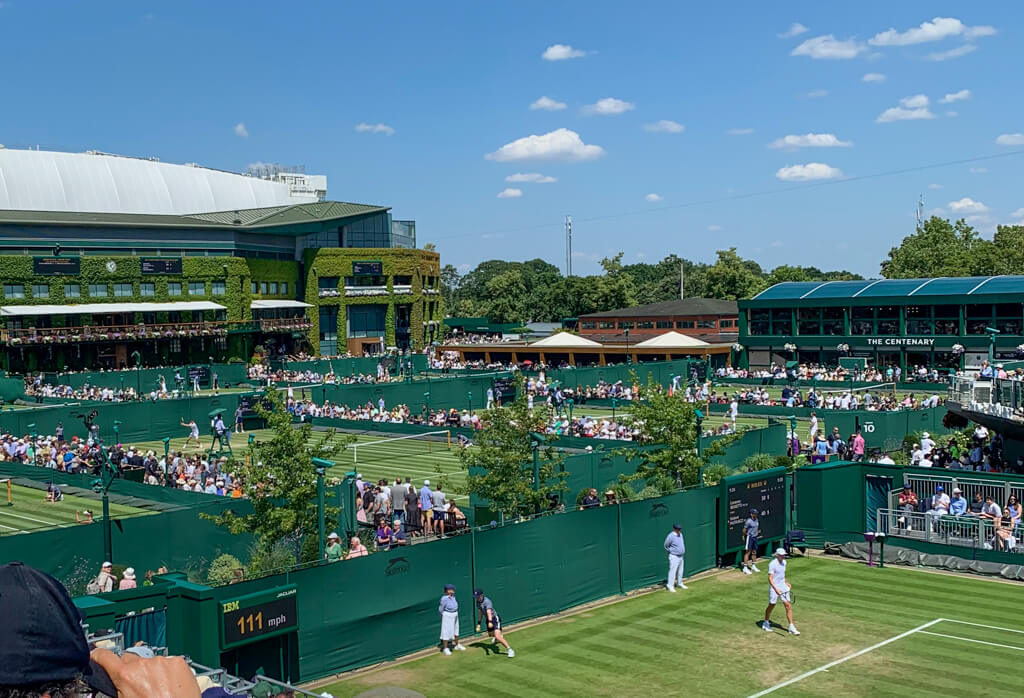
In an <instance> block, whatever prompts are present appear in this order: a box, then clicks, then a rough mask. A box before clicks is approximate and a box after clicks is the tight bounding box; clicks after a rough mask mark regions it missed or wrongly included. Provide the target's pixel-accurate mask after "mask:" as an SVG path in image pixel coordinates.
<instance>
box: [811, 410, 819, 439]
mask: <svg viewBox="0 0 1024 698" xmlns="http://www.w3.org/2000/svg"><path fill="white" fill-rule="evenodd" d="M810 434H811V438H810V442H811V443H812V444H813V443H815V442H816V441H817V436H818V415H817V414H815V413H814V412H811V429H810Z"/></svg>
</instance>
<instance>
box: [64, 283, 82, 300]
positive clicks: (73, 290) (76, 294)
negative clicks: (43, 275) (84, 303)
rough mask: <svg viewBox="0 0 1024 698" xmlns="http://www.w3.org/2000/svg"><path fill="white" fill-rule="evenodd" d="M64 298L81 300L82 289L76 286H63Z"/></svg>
mask: <svg viewBox="0 0 1024 698" xmlns="http://www.w3.org/2000/svg"><path fill="white" fill-rule="evenodd" d="M64 297H65V298H81V297H82V287H81V286H79V285H78V284H64Z"/></svg>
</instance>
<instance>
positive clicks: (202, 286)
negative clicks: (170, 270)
mask: <svg viewBox="0 0 1024 698" xmlns="http://www.w3.org/2000/svg"><path fill="white" fill-rule="evenodd" d="M188 295H190V296H203V295H206V282H205V281H189V282H188Z"/></svg>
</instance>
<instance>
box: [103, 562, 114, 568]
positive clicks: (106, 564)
mask: <svg viewBox="0 0 1024 698" xmlns="http://www.w3.org/2000/svg"><path fill="white" fill-rule="evenodd" d="M101 567H113V565H112V564H110V562H109V561H108V562H104V563H103V564H102V565H101Z"/></svg>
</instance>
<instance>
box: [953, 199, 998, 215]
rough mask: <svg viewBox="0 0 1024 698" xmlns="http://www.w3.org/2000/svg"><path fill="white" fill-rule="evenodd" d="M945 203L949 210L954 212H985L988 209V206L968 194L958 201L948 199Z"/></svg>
mask: <svg viewBox="0 0 1024 698" xmlns="http://www.w3.org/2000/svg"><path fill="white" fill-rule="evenodd" d="M947 205H948V206H949V209H950V210H951V211H954V212H956V213H985V212H986V211H988V206H986V205H985V204H983V203H981V202H980V201H975V200H974V199H972V198H970V197H969V196H965V197H964V198H962V199H960V200H958V201H950V202H949V204H947Z"/></svg>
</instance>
